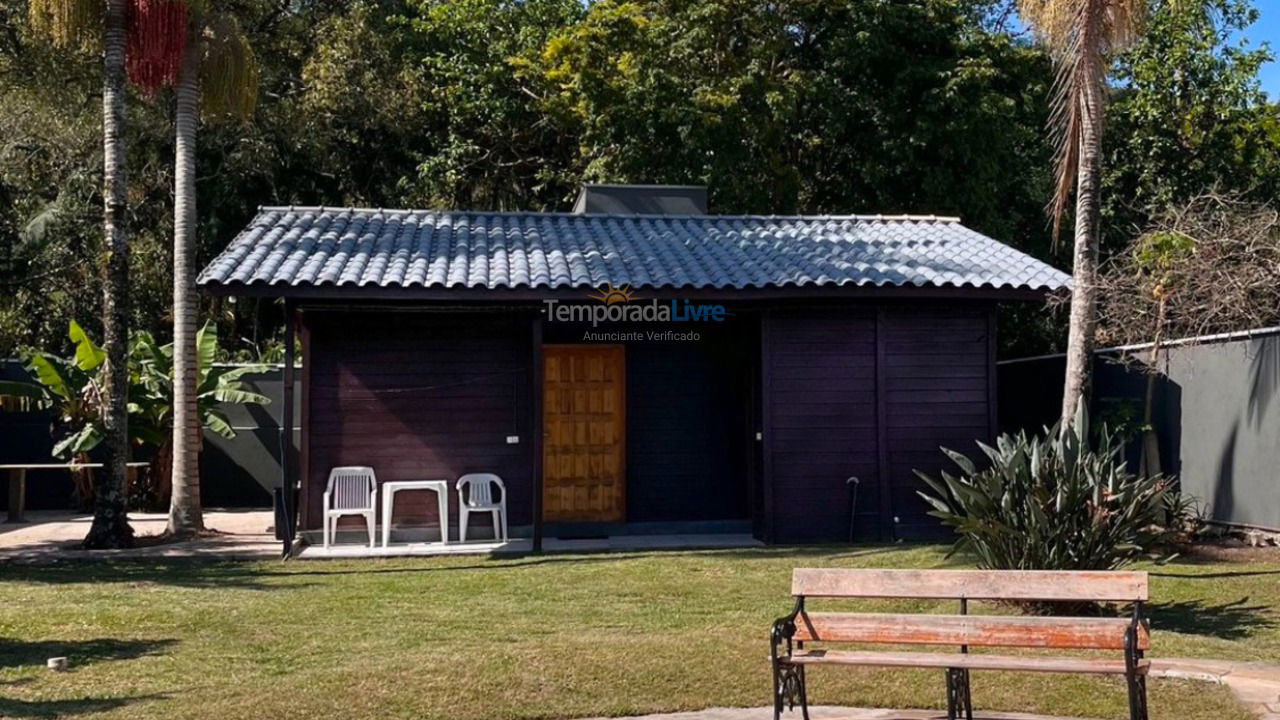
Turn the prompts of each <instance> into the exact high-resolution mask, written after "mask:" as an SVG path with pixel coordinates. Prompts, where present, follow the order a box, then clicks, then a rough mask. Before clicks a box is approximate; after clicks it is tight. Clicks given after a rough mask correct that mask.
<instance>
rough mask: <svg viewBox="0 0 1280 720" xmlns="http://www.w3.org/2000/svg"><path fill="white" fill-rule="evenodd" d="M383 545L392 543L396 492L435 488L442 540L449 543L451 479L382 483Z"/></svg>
mask: <svg viewBox="0 0 1280 720" xmlns="http://www.w3.org/2000/svg"><path fill="white" fill-rule="evenodd" d="M379 490H380V491H381V492H382V547H387V546H388V545H390V544H391V510H392V508H394V507H395V497H396V493H397V492H398V491H400V490H434V491H435V493H436V502H437V503H438V504H439V507H440V540H441V542H443V543H444V544H446V545H448V544H449V481H448V480H396V481H393V482H387V483H382V487H381V488H379Z"/></svg>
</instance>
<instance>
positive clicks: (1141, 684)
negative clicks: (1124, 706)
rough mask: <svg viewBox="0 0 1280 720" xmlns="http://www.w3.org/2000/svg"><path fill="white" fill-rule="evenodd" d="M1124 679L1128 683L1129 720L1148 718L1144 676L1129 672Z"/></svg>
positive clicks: (1145, 719)
mask: <svg viewBox="0 0 1280 720" xmlns="http://www.w3.org/2000/svg"><path fill="white" fill-rule="evenodd" d="M1125 680H1126V681H1127V684H1128V685H1129V720H1148V718H1147V678H1146V676H1145V675H1137V674H1130V675H1127V676H1126V677H1125Z"/></svg>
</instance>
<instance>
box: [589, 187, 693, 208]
mask: <svg viewBox="0 0 1280 720" xmlns="http://www.w3.org/2000/svg"><path fill="white" fill-rule="evenodd" d="M573 212H574V213H576V214H578V215H582V214H583V213H601V214H605V215H706V214H707V188H706V186H705V185H594V184H588V185H583V186H582V189H581V190H579V191H578V201H577V202H575V203H574V204H573Z"/></svg>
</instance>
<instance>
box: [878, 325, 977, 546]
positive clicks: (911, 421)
mask: <svg viewBox="0 0 1280 720" xmlns="http://www.w3.org/2000/svg"><path fill="white" fill-rule="evenodd" d="M992 311H993V308H991V307H989V306H988V307H981V306H978V307H972V306H964V305H959V306H956V307H948V306H945V305H941V304H929V305H925V306H919V307H911V306H887V307H885V308H884V309H883V311H882V312H881V319H882V324H881V339H882V342H883V347H884V358H885V364H884V402H885V418H886V421H887V425H888V427H887V432H886V436H887V440H888V463H889V467H888V471H889V473H888V474H889V485H890V487H891V488H892V496H891V499H892V506H893V515H894V516H895V517H896V518H897V524H896V526H895V527H896V532H897V537H902V538H908V539H932V538H945V539H950V538H952V537H954V535H953V533H952V530H951V529H950V528H946V527H943V526H941V525H940V524H939V522H938V520H937V519H936V518H932V517H929V516H928V515H926V514H925V513H926V512H927V510H928V508H927V506H926V505H925V502H924V501H923V500H922V499H921V498H920V496H919V495H918V494H917V491H920V490H927V489H928V486H927V485H925V483H924V481H922V480H920V478H919V477H917V476H916V474H915V472H913V471H914V470H922V471H924V472H926V473H929V474H932V475H936V474H937V472H938V471H939V470H941V469H948V470H955V469H956V468H955V465H954V463H952V462H951V461H950V460H949V459H947V457H946V456H945V455H944V454H943V453H942V452H941V451H940V450H939V447H940V446H941V447H947V448H950V449H952V450H958V451H960V452H963V453H964V454H966V455H968V456H969V457H971V458H973V457H975V455H976V454H977V452H978V447H977V445H975V444H974V441H975V440H981V441H983V442H989V441H990V440H991V438H992V435H993V432H994V416H993V414H992V412H993V410H994V405H993V402H994V397H995V394H994V392H995V372H994V368H995V357H994V345H993V342H992V341H993V339H994V338H993V332H994V331H993V325H992V323H991V322H990V320H991V312H992Z"/></svg>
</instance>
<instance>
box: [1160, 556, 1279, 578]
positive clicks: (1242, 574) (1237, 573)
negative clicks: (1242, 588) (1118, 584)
mask: <svg viewBox="0 0 1280 720" xmlns="http://www.w3.org/2000/svg"><path fill="white" fill-rule="evenodd" d="M1185 564H1187V565H1221V564H1222V561H1221V560H1211V559H1195V560H1190V561H1185ZM1150 575H1151V577H1160V578H1174V579H1177V580H1225V579H1230V578H1246V577H1265V576H1267V575H1280V570H1226V571H1223V572H1211V573H1173V572H1152V573H1150Z"/></svg>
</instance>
